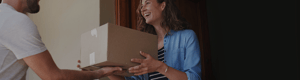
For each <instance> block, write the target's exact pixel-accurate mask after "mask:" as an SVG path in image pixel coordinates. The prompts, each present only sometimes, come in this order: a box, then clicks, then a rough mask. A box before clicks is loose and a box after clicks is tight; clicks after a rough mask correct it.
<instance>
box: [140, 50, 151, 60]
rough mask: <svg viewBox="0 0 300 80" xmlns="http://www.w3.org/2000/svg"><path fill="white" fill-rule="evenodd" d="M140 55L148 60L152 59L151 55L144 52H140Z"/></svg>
mask: <svg viewBox="0 0 300 80" xmlns="http://www.w3.org/2000/svg"><path fill="white" fill-rule="evenodd" d="M140 54H141V55H142V56H144V57H146V58H148V57H151V56H150V55H149V54H147V53H144V52H143V51H140Z"/></svg>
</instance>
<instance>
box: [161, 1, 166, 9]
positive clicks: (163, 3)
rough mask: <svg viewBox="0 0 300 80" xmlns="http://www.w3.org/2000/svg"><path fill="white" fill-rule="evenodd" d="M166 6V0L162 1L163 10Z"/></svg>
mask: <svg viewBox="0 0 300 80" xmlns="http://www.w3.org/2000/svg"><path fill="white" fill-rule="evenodd" d="M165 8H166V2H162V3H161V10H162V11H163V10H164V9H165Z"/></svg>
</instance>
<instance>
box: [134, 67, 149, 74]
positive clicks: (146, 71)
mask: <svg viewBox="0 0 300 80" xmlns="http://www.w3.org/2000/svg"><path fill="white" fill-rule="evenodd" d="M146 73H148V68H142V69H140V70H138V71H137V72H135V74H134V75H143V74H146Z"/></svg>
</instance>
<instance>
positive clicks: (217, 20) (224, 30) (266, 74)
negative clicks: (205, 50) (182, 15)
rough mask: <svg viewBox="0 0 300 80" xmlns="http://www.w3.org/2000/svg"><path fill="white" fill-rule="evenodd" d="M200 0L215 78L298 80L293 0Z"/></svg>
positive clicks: (295, 3) (296, 21)
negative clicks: (205, 20)
mask: <svg viewBox="0 0 300 80" xmlns="http://www.w3.org/2000/svg"><path fill="white" fill-rule="evenodd" d="M206 3H207V4H206V5H207V11H208V26H209V33H210V44H211V55H212V66H213V74H214V76H215V78H216V80H300V78H299V76H300V74H299V72H300V71H299V68H300V66H299V63H300V61H299V52H298V50H300V49H299V46H298V45H299V33H297V30H299V27H298V28H297V24H299V23H300V21H299V15H300V13H299V5H298V4H299V0H298V1H297V0H206ZM297 34H298V35H297Z"/></svg>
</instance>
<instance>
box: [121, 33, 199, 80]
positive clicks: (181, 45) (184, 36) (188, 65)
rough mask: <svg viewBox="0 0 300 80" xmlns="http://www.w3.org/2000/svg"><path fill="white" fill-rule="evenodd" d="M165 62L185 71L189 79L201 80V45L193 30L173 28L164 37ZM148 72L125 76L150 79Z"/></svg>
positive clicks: (127, 78)
mask: <svg viewBox="0 0 300 80" xmlns="http://www.w3.org/2000/svg"><path fill="white" fill-rule="evenodd" d="M164 49H165V53H164V58H165V62H164V63H165V64H167V65H168V66H169V67H172V68H174V69H177V70H179V71H182V72H185V73H186V75H187V77H188V80H201V61H200V47H199V42H198V39H197V36H196V34H195V32H194V31H193V30H189V29H186V30H180V31H174V30H171V31H170V32H169V34H168V35H165V38H164ZM148 78H149V77H148V74H144V75H140V76H131V77H125V79H126V80H148Z"/></svg>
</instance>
